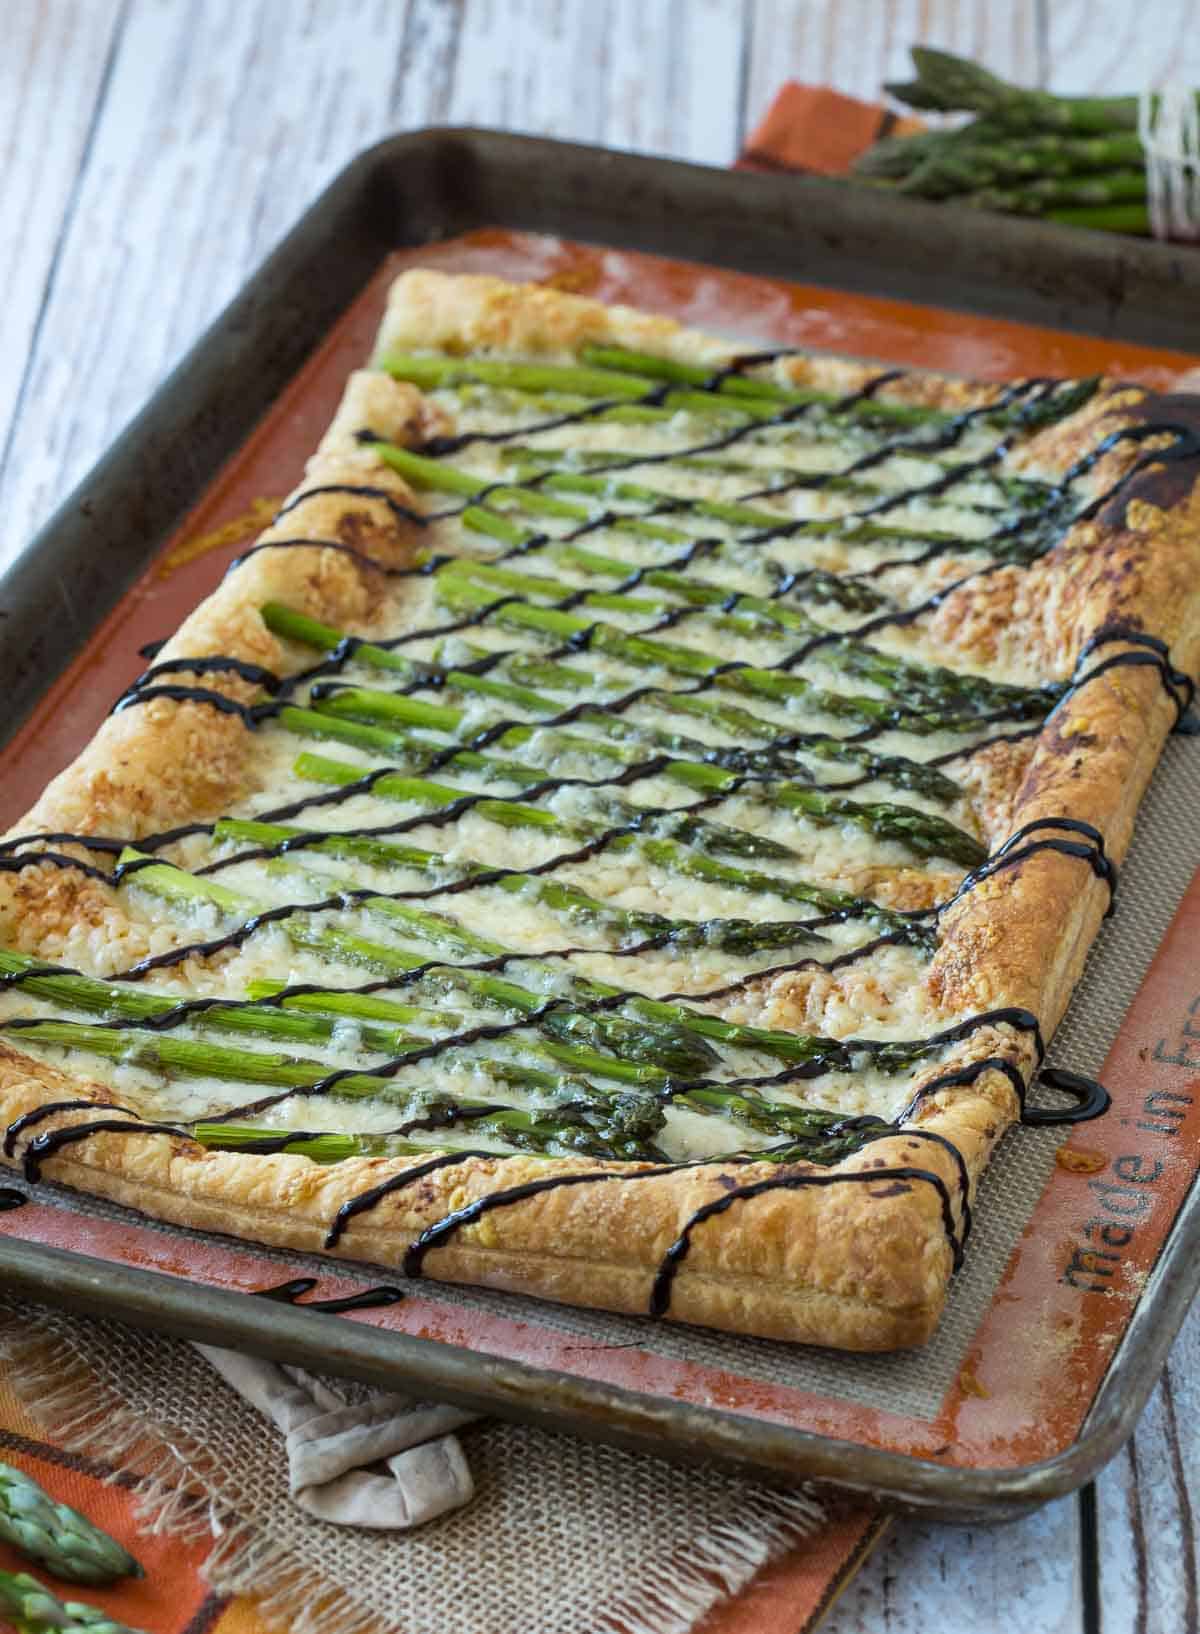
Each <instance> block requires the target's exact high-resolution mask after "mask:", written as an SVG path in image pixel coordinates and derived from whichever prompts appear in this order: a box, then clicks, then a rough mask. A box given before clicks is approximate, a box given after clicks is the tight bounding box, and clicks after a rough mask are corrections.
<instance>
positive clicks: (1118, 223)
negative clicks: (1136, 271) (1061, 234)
mask: <svg viewBox="0 0 1200 1634" xmlns="http://www.w3.org/2000/svg"><path fill="white" fill-rule="evenodd" d="M1046 220H1047V221H1057V222H1059V223H1061V225H1062V226H1064V227H1094V228H1097V229H1099V230H1100V231H1102V232H1109V233H1140V234H1141V236H1142V237H1143V238H1148V237H1149V236H1150V233H1151V230H1152V228H1151V221H1150V211H1149V208H1148V206H1146V205H1144V204H1088V205H1078V206H1074V207H1071V208H1068V209H1051V210H1047V211H1046Z"/></svg>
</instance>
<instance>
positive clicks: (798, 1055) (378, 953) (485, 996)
mask: <svg viewBox="0 0 1200 1634" xmlns="http://www.w3.org/2000/svg"><path fill="white" fill-rule="evenodd" d="M136 856H137V853H136V852H134V851H131V850H130V851H126V852H125V853H123V856H122V861H125V860H129V859H132V858H134V857H136ZM131 877H132V878H134V879H136V880H137V881H138V883H139V884H141V885H142V886H143V887H144V888H145V889H148V890H150V891H152V892H153V893H154V894H156V895H158V896H160V897H161V898H163V899H164V900H166V901H171V902H176V903H178V904H180V905H181V906H183V907H185V908H188V907H194V906H195V905H196V904H197V903H202V902H209V903H212V904H214V905H215V906H217V907H218V908H220V910H221V911H222V912H223V913H227V914H240V915H242V916H243V917H245V916H246V915H247V913H248V912H249V911H250V910H252V909H254V908H256V907H257V906H258V904H256V903H253V902H250V901H248V899H247V898H245V897H242V896H239V895H238V894H236V893H235V892H233V891H229V890H227V889H226V888H225V887H224V886H220V885H216V884H215V883H214V882H213V881H212V880H210V879H198V878H197V877H196V876H195V875H192V874H187V873H185V872H184V871H183V870H182V869H179V868H174V867H173V866H171V865H170V864H167V863H156V864H155V865H154V866H153V867H150V868H143V869H141V870H139V872H138V873H137V874H135V875H133V876H131ZM852 900H853V899H852ZM870 907H871V909H872V911H873V912H875V913H877V914H879V915H880V916H881V918H883V919H884V920H885V921H886V920H889V919H898V920H899V922H900V924H901V926H902V927H904V928H908V929H910V930H911V929H912V926H913V921H911V920H910V919H908V918H907V916H904V915H899V916H893V915H890V914H889V912H888V910H886V909H882V908H876V907H875V905H874V904H871V905H870ZM282 923H283V924H284V925H285V926H287V927H288V933H289V935H290V936H291V938H292V939H293V940H294V941H297V942H298V944H299V945H300V946H303V947H306V948H311V949H314V950H316V951H318V952H319V953H329V954H330V955H331V956H332V957H333V958H335V959H338V960H346V961H348V962H350V963H356V964H365V965H368V966H372V967H374V968H376V969H382V970H383V971H384V972H385V974H389V975H392V974H399V975H402V974H405V973H409V972H411V971H413V970H415V969H418V968H424V967H425V966H427V965H428V962H429V961H428V960H426V959H422V958H418V957H417V956H416V955H414V954H410V953H407V952H404V951H403V950H402V949H399V948H397V947H395V946H386V947H385V946H383V945H381V944H378V943H372V942H367V941H364V940H363V939H362V938H359V937H352V936H348V935H346V934H344V933H342V932H337V931H325V930H320V929H316V928H312V927H308V926H305V925H299V926H297V925H296V923H295V921H294V920H292V919H286V920H284V921H282ZM457 931H458V934H459V936H460V937H466V936H467V935H468V934H469V933H467V932H466V931H465V929H464V927H462V926H458V927H457ZM915 934H917V935H920V934H921V932H920V930H919V929H918V930H917V931H916V932H915ZM488 945H489V946H492V947H497V948H498V947H500V946H501V945H500V944H496V943H492V944H488ZM502 952H503V956H505V957H510V956H511V957H514V958H516V957H518V955H517V954H515V953H514V952H513V951H512V950H510V949H503V950H502ZM531 962H534V961H531ZM437 974H438V976H439V977H441V978H442V979H444V980H449V981H455V980H461V983H462V985H464V986H467V987H469V989H470V991H471V992H472V993H473V994H474V996H475V997H476V998H477V1000H478V1001H479V1002H480V1003H483V1004H487V1005H490V1006H493V1007H498V1008H501V1009H504V1010H507V1011H508V1012H509V1013H510V1014H511V1013H512V1012H514V1011H515V1012H516V1013H517V1014H526V1015H527V1014H529V1012H530V1011H531V1010H533V1009H536V1008H539V1007H541V1005H542V1004H544V1002H545V1001H544V999H543V998H540V997H539V996H538V995H536V994H532V993H529V992H527V991H525V990H524V989H522V988H520V987H517V986H515V985H514V984H513V983H511V982H506V981H502V980H501V979H500V978H498V977H496V976H493V975H490V974H487V973H485V972H480V971H473V970H464V969H456V968H454V967H453V966H444V967H443V966H438V967H437ZM335 996H336V997H337V998H338V999H339V1001H344V999H345V997H346V996H345V995H341V994H337V995H335ZM564 996H565V997H568V998H571V999H572V1000H574V999H576V998H578V999H579V1000H580V1001H581V1002H594V1001H596V1000H616V999H618V998H619V999H620V1000H621V1002H622V1004H623V1005H624V1007H625V1008H626V1009H627V1010H628V1011H629V1012H630V1013H631V1014H633V1015H637V1016H639V1017H642V1018H643V1019H644V1020H647V1021H650V1022H652V1023H654V1024H655V1025H656V1026H657V1027H658V1028H659V1029H660V1031H661V1033H662V1036H663V1037H664V1039H665V1041H666V1042H667V1043H668V1044H671V1043H673V1042H676V1041H677V1040H678V1039H679V1036H680V1032H681V1030H683V1031H686V1032H687V1033H689V1034H695V1035H697V1036H698V1037H700V1038H703V1039H708V1038H711V1039H716V1040H718V1041H720V1042H723V1043H730V1044H734V1045H737V1046H739V1047H744V1048H746V1049H752V1050H758V1051H763V1052H765V1053H767V1054H771V1055H776V1056H778V1057H779V1058H780V1059H781V1060H786V1061H806V1062H811V1061H814V1060H817V1059H820V1058H824V1057H830V1058H834V1057H837V1058H839V1059H840V1058H841V1056H843V1055H844V1054H845V1052H844V1050H843V1047H842V1046H841V1045H839V1044H837V1043H835V1042H834V1041H833V1040H831V1039H826V1038H821V1037H819V1036H816V1035H814V1034H808V1033H789V1032H777V1031H775V1030H773V1029H767V1028H762V1027H749V1026H746V1025H744V1024H742V1023H740V1022H732V1021H726V1020H725V1019H724V1018H723V1017H721V1016H716V1015H711V1014H708V1013H707V1012H705V1011H702V1010H695V1009H693V1008H692V1007H691V1006H690V1005H684V1004H678V1003H674V1002H670V1001H667V1000H662V999H650V998H645V997H641V996H633V995H628V994H624V993H622V990H621V989H620V988H617V987H613V986H611V985H609V984H608V983H606V982H598V981H593V980H591V979H584V978H580V977H576V978H575V979H574V980H571V979H570V978H569V977H568V978H567V985H566V988H565V993H564ZM325 1008H326V1009H332V1010H333V1011H334V1013H341V1010H342V1009H343V1008H344V1005H343V1004H341V1003H339V1005H326V1006H325ZM345 1013H347V1014H353V1013H354V1010H352V1009H347V1010H345ZM564 1013H565V1014H568V1015H569V1014H570V1013H571V1012H562V1013H560V1015H561V1014H564ZM587 1019H588V1021H589V1023H590V1022H591V1021H593V1020H601V1021H603V1020H618V1019H619V1018H615V1017H612V1018H609V1017H589V1018H587ZM607 1036H608V1037H610V1038H612V1039H613V1040H614V1047H616V1048H618V1049H620V1050H623V1051H624V1052H625V1054H626V1055H627V1056H628V1055H629V1054H630V1047H629V1045H630V1041H629V1040H628V1038H626V1037H622V1036H619V1035H618V1034H617V1033H615V1032H609V1033H608V1034H607ZM652 1040H653V1035H651V1043H652ZM643 1058H645V1059H650V1060H653V1056H652V1055H651V1054H650V1053H649V1051H644V1052H643ZM897 1059H900V1058H899V1057H897ZM905 1059H907V1057H905Z"/></svg>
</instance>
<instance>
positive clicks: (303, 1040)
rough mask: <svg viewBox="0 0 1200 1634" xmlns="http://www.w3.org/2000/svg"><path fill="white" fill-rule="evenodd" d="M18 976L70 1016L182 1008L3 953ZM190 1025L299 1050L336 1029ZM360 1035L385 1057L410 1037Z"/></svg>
mask: <svg viewBox="0 0 1200 1634" xmlns="http://www.w3.org/2000/svg"><path fill="white" fill-rule="evenodd" d="M26 972H28V974H25V973H26ZM17 973H21V974H22V975H23V977H24V979H23V980H22V982H21V990H22V991H23V992H25V993H32V994H34V995H35V996H36V997H38V998H43V999H48V1000H49V1001H50V1002H51V1003H52V1004H58V1005H61V1006H62V1007H63V1008H64V1009H67V1010H87V1011H91V1012H93V1013H96V1014H99V1015H102V1016H104V1017H105V1018H111V1019H113V1020H118V1019H119V1020H122V1021H134V1022H137V1021H153V1020H154V1019H155V1018H156V1017H159V1016H164V1015H168V1014H170V1013H171V1012H173V1011H175V1010H177V1009H178V1008H179V1005H180V1004H181V1003H183V1002H184V1001H183V1000H176V999H173V998H168V997H164V996H163V995H161V994H158V993H141V992H137V991H135V990H134V989H131V988H128V987H119V986H117V985H116V984H115V983H113V982H105V981H97V980H95V979H94V978H92V977H90V976H83V975H74V974H72V975H65V974H63V973H61V972H59V971H56V970H46V971H41V970H40V969H39V967H38V961H37V960H36V959H32V958H30V957H29V955H28V954H25V953H14V952H11V951H10V950H9V949H7V948H0V975H5V976H7V975H14V974H17ZM418 1013H419V1012H418ZM425 1014H426V1015H430V1016H433V1018H434V1020H435V1021H436V1022H437V1023H438V1024H439V1025H444V1024H445V1020H444V1016H443V1015H436V1014H435V1013H434V1012H432V1011H427V1012H425ZM188 1020H189V1023H190V1025H192V1026H194V1027H195V1028H197V1030H198V1031H201V1032H210V1031H211V1032H219V1033H243V1034H244V1033H251V1034H254V1035H257V1036H260V1037H264V1038H278V1039H285V1040H287V1041H289V1042H295V1043H300V1044H326V1043H328V1042H329V1041H330V1040H331V1038H332V1036H333V1030H334V1027H335V1025H336V1023H334V1022H330V1021H324V1020H321V1019H320V1018H317V1017H314V1016H304V1015H289V1014H287V1013H285V1012H284V1011H283V1010H280V1009H277V1008H275V1007H274V1006H271V1005H262V1006H260V1005H245V1006H240V1005H239V1006H238V1007H237V1008H230V1009H226V1008H213V1009H211V1010H198V1011H194V1012H193V1013H192V1014H191V1015H189V1017H188ZM359 1033H360V1037H361V1039H362V1043H363V1046H364V1047H365V1048H367V1049H376V1050H383V1051H385V1052H387V1053H390V1052H391V1051H392V1050H394V1049H397V1048H399V1047H400V1046H401V1045H402V1044H404V1043H407V1042H408V1036H407V1035H406V1034H405V1033H404V1032H402V1031H400V1030H399V1029H397V1028H394V1027H389V1028H382V1027H370V1026H368V1027H362V1028H360V1029H359Z"/></svg>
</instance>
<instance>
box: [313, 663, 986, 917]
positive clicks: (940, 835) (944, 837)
mask: <svg viewBox="0 0 1200 1634" xmlns="http://www.w3.org/2000/svg"><path fill="white" fill-rule="evenodd" d="M735 673H740V672H735ZM413 702H414V700H412V699H411V698H407V697H404V696H403V695H401V694H396V693H391V692H375V691H372V690H371V689H370V688H367V687H346V688H345V689H344V690H343V691H339V692H335V693H333V694H332V695H331V696H329V697H327V698H322V699H320V700H319V701H318V704H317V711H316V712H317V713H319V714H326V713H332V714H335V715H341V714H347V715H350V716H352V717H354V716H358V717H360V718H365V719H366V720H368V721H398V722H403V723H405V724H414V722H413V707H412V706H413ZM437 708H438V712H439V717H440V720H441V726H440V730H441V731H443V732H446V733H448V734H450V735H451V736H453V735H454V734H455V733H457V732H460V731H462V730H464V729H466V728H465V723H466V721H467V716H466V714H465V712H464V711H462V710H456V709H453V708H451V707H450V706H448V705H438V706H437ZM420 713H421V714H422V715H423V716H424V715H425V711H424V710H421V711H420ZM426 718H427V717H426ZM514 733H522V734H524V735H525V738H526V740H528V738H529V737H531V736H532V735H533V733H532V730H531V729H530V728H527V727H521V726H516V727H513V728H511V729H510V731H509V732H507V733H505V735H504V737H503V738H502V739H501V741H502V742H505V741H509V740H511V738H512V736H513V734H514ZM545 735H546V736H547V737H552V739H553V741H554V742H555V743H557V744H559V745H561V746H562V747H564V748H566V749H567V750H569V751H570V750H573V751H577V752H580V753H583V754H594V753H596V752H597V751H596V749H595V747H594V745H595V742H596V740H595V739H592V738H581V737H577V736H575V735H574V734H567V733H557V732H556V733H553V734H551V733H546V734H545ZM608 747H610V748H611V745H609V746H608ZM662 775H663V776H664V777H670V778H671V779H672V780H674V781H677V782H681V783H684V784H685V785H686V786H687V787H690V788H693V789H697V790H702V791H704V792H706V793H718V794H719V793H732V792H734V791H735V790H736V789H737V787H738V786H739V783H740V782H741V774H740V773H738V772H735V771H730V770H726V769H724V768H722V767H720V766H716V765H711V764H708V763H705V762H702V761H690V760H675V761H672V762H670V763H669V764H668V765H667V766H665V767H663V769H662ZM766 795H767V798H769V799H770V801H771V803H772V804H773V805H777V806H783V807H785V808H786V809H788V810H790V811H795V812H797V813H798V814H800V815H802V816H805V817H807V818H808V819H809V820H810V821H812V822H814V823H816V824H818V825H819V826H828V825H830V824H832V823H843V822H845V823H851V824H853V825H854V826H855V827H858V828H861V829H864V830H865V831H866V832H868V833H870V834H873V835H875V836H876V838H879V839H883V840H894V841H896V842H898V843H899V844H901V845H904V846H905V847H906V848H907V849H908V850H909V851H911V852H912V853H913V854H914V855H916V856H918V857H922V858H932V857H948V858H950V859H951V860H952V861H955V862H961V863H962V864H963V866H964V867H967V868H974V867H978V866H979V864H980V863H981V862H983V861H984V860H985V858H986V855H987V853H986V850H985V849H984V847H982V846H981V845H980V844H979V842H978V841H977V840H976V839H974V837H973V836H971V835H969V834H967V833H966V832H965V831H964V830H963V829H960V828H957V827H956V826H955V825H954V824H953V823H949V822H947V821H946V820H945V818H942V817H937V816H934V815H932V814H931V813H929V812H923V811H915V810H914V809H913V808H912V807H910V806H904V805H894V804H892V803H890V802H888V801H872V802H861V801H856V800H850V799H848V798H847V797H845V796H843V795H835V794H828V793H825V792H824V791H822V790H819V789H808V788H802V787H800V786H798V785H796V784H793V783H786V782H773V783H771V785H770V787H769V789H768V790H767V791H766ZM613 844H614V845H615V846H616V847H617V848H618V849H619V848H622V847H624V848H626V849H630V850H637V851H638V852H639V853H640V854H641V855H643V856H645V857H647V858H648V859H649V860H651V861H658V862H665V859H666V858H667V857H670V858H671V859H672V860H671V863H670V866H671V867H672V868H673V869H675V870H676V871H678V872H680V873H683V874H686V875H688V876H690V877H693V878H696V877H700V878H709V879H713V880H716V879H718V878H726V879H728V880H730V881H732V880H733V878H734V876H735V875H736V873H737V872H738V870H736V869H730V868H728V867H727V865H725V864H720V863H716V862H713V861H706V860H705V859H704V858H703V857H700V856H696V855H694V854H693V853H691V852H690V851H687V850H686V849H685V848H684V847H682V846H680V845H679V844H678V842H677V841H675V840H670V839H655V838H653V837H651V836H649V835H646V834H638V835H628V836H624V837H622V838H619V839H617V840H616V841H614V842H613ZM405 849H407V850H412V851H413V852H414V854H415V848H405ZM425 855H426V856H431V854H429V853H426V854H425ZM393 860H394V861H395V862H396V863H399V862H400V857H399V855H398V854H397V855H395V856H394V858H393ZM432 862H434V863H440V859H439V858H437V857H436V856H432ZM408 866H418V867H419V866H421V863H420V862H415V861H414V862H412V863H409V864H408ZM753 878H754V881H755V883H754V885H753V886H752V887H740V888H743V889H755V890H760V889H764V888H765V889H768V890H772V891H774V892H775V894H776V895H779V896H783V897H784V898H785V899H786V898H787V897H788V892H789V890H790V889H791V888H792V884H791V882H789V881H782V880H779V881H775V882H773V883H771V884H767V885H766V886H764V884H763V876H762V875H759V874H756V875H754V876H753ZM805 889H806V890H807V889H810V887H805ZM802 900H805V901H808V900H812V899H811V898H810V897H807V896H806V897H804V898H802Z"/></svg>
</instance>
